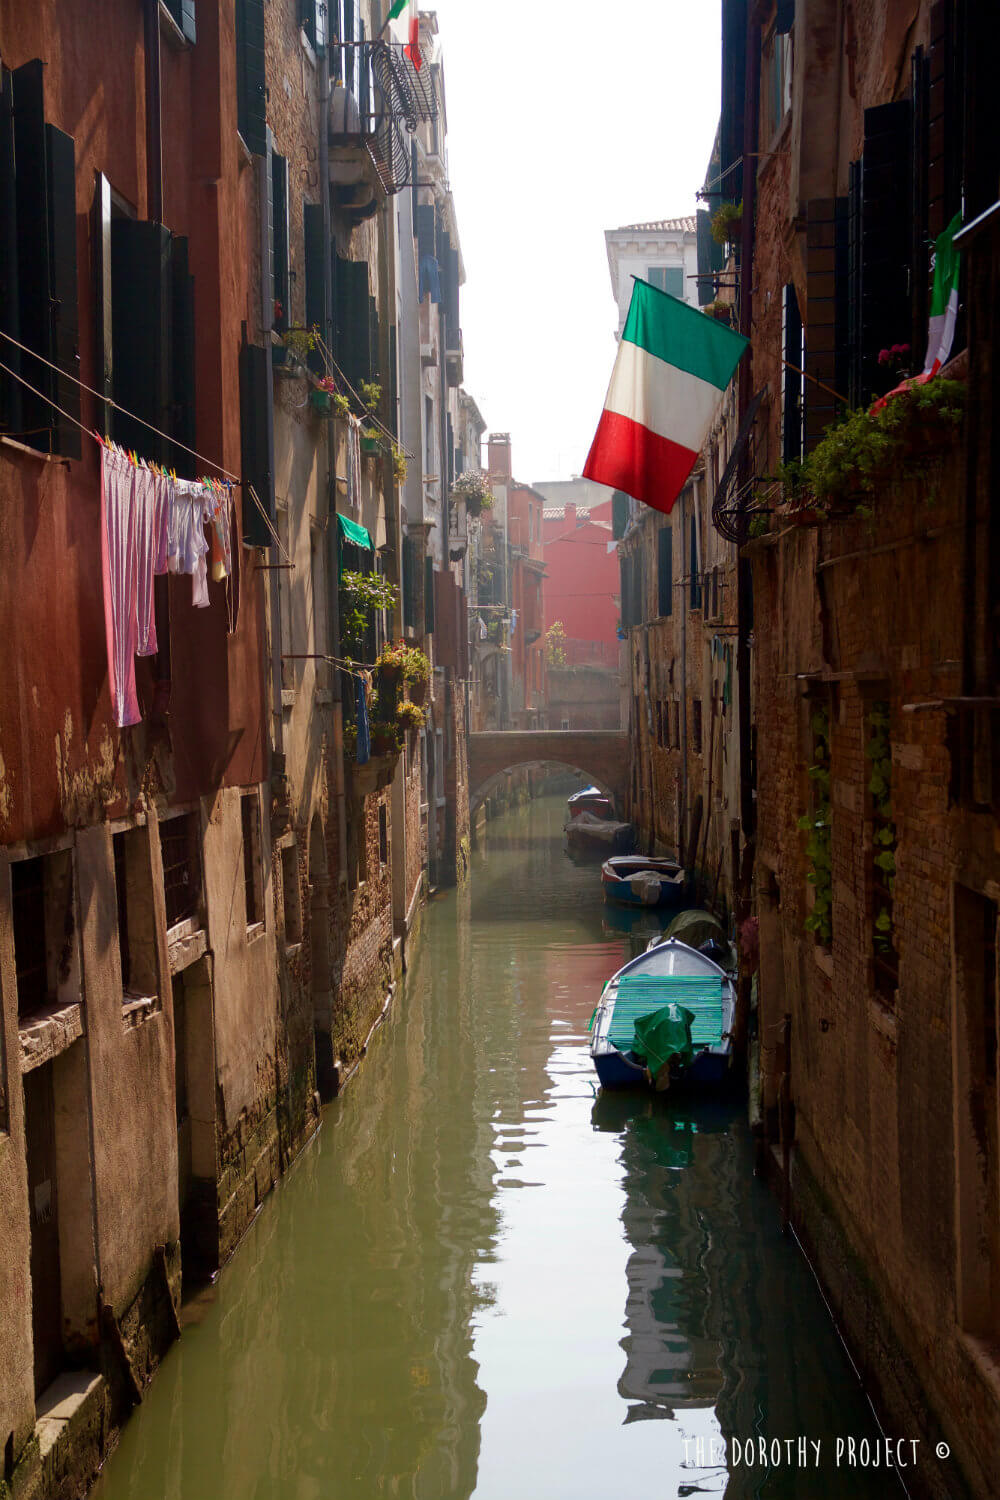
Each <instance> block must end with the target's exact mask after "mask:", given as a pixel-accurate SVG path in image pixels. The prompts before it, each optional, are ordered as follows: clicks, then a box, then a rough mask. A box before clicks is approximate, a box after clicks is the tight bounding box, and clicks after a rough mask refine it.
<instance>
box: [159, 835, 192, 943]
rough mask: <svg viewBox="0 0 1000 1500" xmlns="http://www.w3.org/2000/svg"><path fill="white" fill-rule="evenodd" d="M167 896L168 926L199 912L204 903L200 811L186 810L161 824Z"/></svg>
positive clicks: (161, 846) (164, 888) (164, 885)
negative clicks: (177, 816)
mask: <svg viewBox="0 0 1000 1500" xmlns="http://www.w3.org/2000/svg"><path fill="white" fill-rule="evenodd" d="M160 851H161V856H162V860H163V895H164V900H165V902H166V908H167V926H168V927H176V925H177V923H178V922H185V921H187V920H188V918H189V917H195V916H197V915H198V909H199V907H200V905H201V852H200V848H199V828H198V815H197V813H185V814H184V815H183V816H182V817H179V818H171V819H170V820H169V822H166V823H161V825H160Z"/></svg>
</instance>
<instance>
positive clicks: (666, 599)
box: [656, 526, 674, 615]
mask: <svg viewBox="0 0 1000 1500" xmlns="http://www.w3.org/2000/svg"><path fill="white" fill-rule="evenodd" d="M656 565H657V586H658V594H659V598H658V601H657V612H658V613H659V614H661V615H669V614H673V610H674V537H673V531H672V529H671V527H669V526H662V527H661V528H660V530H659V532H658V533H657V552H656Z"/></svg>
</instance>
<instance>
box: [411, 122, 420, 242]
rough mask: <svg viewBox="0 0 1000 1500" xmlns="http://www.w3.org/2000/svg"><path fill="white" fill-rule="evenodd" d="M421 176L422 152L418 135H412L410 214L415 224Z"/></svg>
mask: <svg viewBox="0 0 1000 1500" xmlns="http://www.w3.org/2000/svg"><path fill="white" fill-rule="evenodd" d="M419 176H420V152H419V151H418V149H417V137H416V135H412V136H411V137H410V216H411V219H412V221H413V223H414V224H415V223H416V222H417V208H418V206H419V203H420V194H419V189H418V187H417V182H418V179H419Z"/></svg>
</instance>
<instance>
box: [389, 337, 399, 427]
mask: <svg viewBox="0 0 1000 1500" xmlns="http://www.w3.org/2000/svg"><path fill="white" fill-rule="evenodd" d="M398 386H399V374H398V368H397V356H396V325H395V323H392V324H390V326H389V394H388V413H389V427H390V429H391V431H392V433H393V435H394V436H395V437H397V438H398V437H399V410H398V408H399V390H398Z"/></svg>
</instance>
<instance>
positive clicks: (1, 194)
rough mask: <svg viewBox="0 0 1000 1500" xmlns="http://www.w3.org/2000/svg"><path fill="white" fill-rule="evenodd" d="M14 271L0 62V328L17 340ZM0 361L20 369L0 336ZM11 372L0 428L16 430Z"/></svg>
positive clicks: (0, 387)
mask: <svg viewBox="0 0 1000 1500" xmlns="http://www.w3.org/2000/svg"><path fill="white" fill-rule="evenodd" d="M18 297H19V291H18V274H17V185H16V181H15V176H14V78H13V74H12V73H10V71H9V70H8V69H7V68H4V67H2V66H0V331H2V332H3V333H7V334H9V335H10V338H14V339H18V340H20V337H21V319H20V309H19V305H18ZM0 361H2V362H3V364H5V365H6V366H7V367H8V369H11V370H20V368H21V353H20V350H19V349H17V348H16V347H15V346H14V345H13V344H12V343H11V342H10V339H5V338H0ZM23 389H24V387H23V386H22V385H21V383H20V381H18V380H15V379H14V377H13V376H12V375H7V374H5V373H4V372H3V371H0V432H20V431H21V427H22V423H21V409H22V403H21V392H22V391H23Z"/></svg>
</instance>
